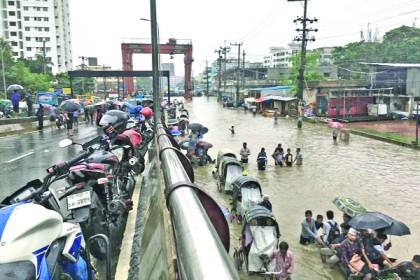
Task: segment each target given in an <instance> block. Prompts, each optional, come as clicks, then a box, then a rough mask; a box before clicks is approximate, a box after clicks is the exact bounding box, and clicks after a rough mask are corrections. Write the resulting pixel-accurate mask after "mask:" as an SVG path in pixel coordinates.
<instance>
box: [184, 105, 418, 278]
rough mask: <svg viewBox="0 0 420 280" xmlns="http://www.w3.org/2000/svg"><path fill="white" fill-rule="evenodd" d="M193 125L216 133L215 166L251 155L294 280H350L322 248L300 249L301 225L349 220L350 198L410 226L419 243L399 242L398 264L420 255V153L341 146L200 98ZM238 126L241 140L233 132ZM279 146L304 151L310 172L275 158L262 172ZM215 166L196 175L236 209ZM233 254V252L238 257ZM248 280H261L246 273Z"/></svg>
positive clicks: (307, 128)
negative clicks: (330, 218) (262, 154)
mask: <svg viewBox="0 0 420 280" xmlns="http://www.w3.org/2000/svg"><path fill="white" fill-rule="evenodd" d="M186 108H187V109H188V110H189V112H190V120H191V122H200V123H202V124H203V125H205V126H207V127H208V128H209V133H207V134H206V135H205V136H204V140H205V141H209V142H210V143H212V144H213V145H214V146H213V148H212V149H210V151H209V153H210V155H211V157H212V158H215V157H216V156H217V153H218V151H219V150H221V149H223V148H229V149H232V150H233V151H234V152H236V153H237V155H239V150H240V148H241V146H242V142H247V143H248V147H249V148H250V150H251V156H250V158H249V164H248V167H247V168H246V169H247V171H248V174H249V176H253V177H255V178H257V179H258V180H259V181H260V183H261V186H262V192H263V193H264V194H265V193H267V194H269V195H270V197H271V201H272V203H273V213H274V215H275V216H276V218H277V220H278V222H279V225H280V231H281V234H282V236H281V241H287V242H288V243H289V246H290V250H291V251H292V252H293V253H294V255H295V262H296V267H295V272H294V273H293V278H294V279H344V276H342V274H341V273H340V272H338V271H337V270H336V269H330V268H329V267H328V266H327V265H324V264H322V262H321V260H320V258H319V254H318V249H317V247H316V246H301V245H299V235H300V223H301V221H302V220H303V219H304V212H305V210H308V209H310V210H312V211H313V213H314V216H316V215H317V214H322V215H324V217H325V212H326V211H327V210H333V211H334V213H335V217H336V220H337V221H338V222H342V218H341V216H342V215H341V213H340V212H339V210H338V209H336V208H335V206H334V205H333V204H332V200H333V199H334V197H336V196H339V195H340V196H347V197H351V198H353V199H355V200H356V201H359V202H360V203H362V204H363V205H364V206H366V207H367V208H368V209H370V210H376V211H381V212H384V213H386V214H388V215H390V216H391V217H393V218H395V219H398V220H401V221H403V222H405V223H406V224H407V225H408V226H409V227H410V229H411V232H412V235H409V236H403V237H397V236H395V237H394V236H392V237H391V240H392V243H393V247H392V248H391V249H390V250H389V251H388V253H389V254H390V255H391V256H392V257H396V258H398V259H401V260H409V259H411V258H412V256H413V255H414V254H419V252H420V243H418V234H419V231H420V219H418V217H419V216H420V208H418V205H417V202H418V201H419V200H420V184H419V182H420V164H418V163H419V162H420V152H419V151H416V150H411V149H407V148H403V147H400V146H397V145H392V144H388V143H384V142H380V141H375V140H371V139H367V138H363V137H360V136H356V135H351V136H350V142H349V143H344V142H343V141H339V140H338V141H337V142H333V140H332V136H331V133H332V132H331V129H330V128H329V127H328V126H327V125H323V124H310V123H303V127H302V129H297V122H296V120H295V119H292V118H280V119H279V121H278V123H277V125H275V124H274V123H273V119H272V118H266V117H262V116H261V115H257V116H256V117H253V115H252V114H244V112H243V110H234V109H227V108H223V107H222V106H219V105H217V103H216V101H215V99H214V98H210V99H207V98H195V99H194V101H193V102H192V103H189V104H186ZM232 125H233V126H235V136H234V137H232V136H231V135H230V131H229V130H228V128H230V127H231V126H232ZM278 143H281V144H282V147H283V148H284V149H285V150H286V149H287V148H290V149H291V150H292V153H293V154H294V153H295V150H296V148H301V152H302V155H303V165H302V166H293V167H278V166H274V162H273V159H272V158H271V157H269V162H268V166H267V168H266V170H265V171H258V170H257V162H256V158H257V154H258V151H259V149H260V148H261V147H265V148H266V150H267V151H268V153H271V151H274V149H275V147H276V146H277V144H278ZM213 167H214V165H209V166H204V167H199V168H196V169H195V178H196V183H197V184H198V185H199V186H201V187H203V188H204V189H206V190H207V192H208V193H209V194H210V195H211V196H212V197H213V198H214V199H216V201H218V203H219V204H220V206H222V207H225V208H230V207H231V204H230V203H231V196H230V195H226V194H221V193H218V192H217V187H216V180H215V179H214V178H213V177H212V175H211V170H212V168H213ZM230 228H231V244H232V245H231V246H232V248H233V247H234V246H238V238H239V235H240V230H241V225H238V224H230ZM232 252H233V250H231V251H230V255H232ZM241 277H242V279H258V277H253V276H248V275H246V273H241Z"/></svg>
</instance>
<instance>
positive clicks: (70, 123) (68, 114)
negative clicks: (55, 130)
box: [66, 112, 74, 136]
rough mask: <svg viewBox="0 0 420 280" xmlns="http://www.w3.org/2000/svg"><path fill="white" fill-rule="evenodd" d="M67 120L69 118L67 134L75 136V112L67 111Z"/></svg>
mask: <svg viewBox="0 0 420 280" xmlns="http://www.w3.org/2000/svg"><path fill="white" fill-rule="evenodd" d="M66 120H67V135H68V136H73V121H74V113H73V112H72V113H66Z"/></svg>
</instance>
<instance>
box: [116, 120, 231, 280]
mask: <svg viewBox="0 0 420 280" xmlns="http://www.w3.org/2000/svg"><path fill="white" fill-rule="evenodd" d="M155 127H156V133H155V135H156V136H155V141H154V143H153V144H152V146H151V147H150V148H149V154H148V164H147V168H146V170H145V171H144V175H143V181H142V183H141V186H140V191H139V200H138V208H137V216H136V221H135V226H134V230H133V231H134V233H132V234H133V240H132V246H131V256H130V258H129V259H121V258H120V259H119V264H118V268H117V272H116V277H115V278H116V279H124V278H125V275H124V276H123V275H121V274H120V273H122V271H123V270H124V269H123V268H121V267H124V266H125V267H129V268H128V274H127V279H212V280H213V279H239V275H238V272H237V270H236V268H235V267H234V264H233V261H232V259H231V257H230V256H229V252H228V251H229V246H230V236H229V228H228V224H227V221H226V219H225V217H224V215H223V212H222V211H221V209H220V207H219V206H218V205H217V203H216V202H215V201H214V200H213V199H212V198H211V197H210V196H209V195H207V194H206V193H205V192H204V191H203V190H202V189H201V188H200V187H199V186H197V185H195V184H194V172H193V168H192V166H191V163H190V162H189V160H188V159H187V158H186V156H185V155H184V154H183V153H181V151H180V148H179V146H178V143H177V142H176V141H175V140H174V139H173V137H172V136H171V135H170V132H169V130H168V129H167V127H166V126H165V125H164V124H163V121H159V122H157V124H156V126H155ZM133 214H134V213H133ZM126 234H130V233H127V232H126ZM122 251H123V250H122ZM120 262H122V263H125V264H120ZM125 270H126V269H125ZM126 271H127V270H126Z"/></svg>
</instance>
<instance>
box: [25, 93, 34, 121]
mask: <svg viewBox="0 0 420 280" xmlns="http://www.w3.org/2000/svg"><path fill="white" fill-rule="evenodd" d="M25 100H26V106H28V117H31V116H32V110H33V109H32V91H31V90H28V92H27V93H26V94H25Z"/></svg>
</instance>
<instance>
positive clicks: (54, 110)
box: [50, 105, 57, 131]
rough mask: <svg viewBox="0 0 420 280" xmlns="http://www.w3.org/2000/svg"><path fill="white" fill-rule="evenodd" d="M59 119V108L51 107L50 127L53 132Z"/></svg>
mask: <svg viewBox="0 0 420 280" xmlns="http://www.w3.org/2000/svg"><path fill="white" fill-rule="evenodd" d="M56 119H57V108H56V107H55V106H54V105H51V106H50V126H51V131H53V130H55V127H56V124H55V120H56Z"/></svg>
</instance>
